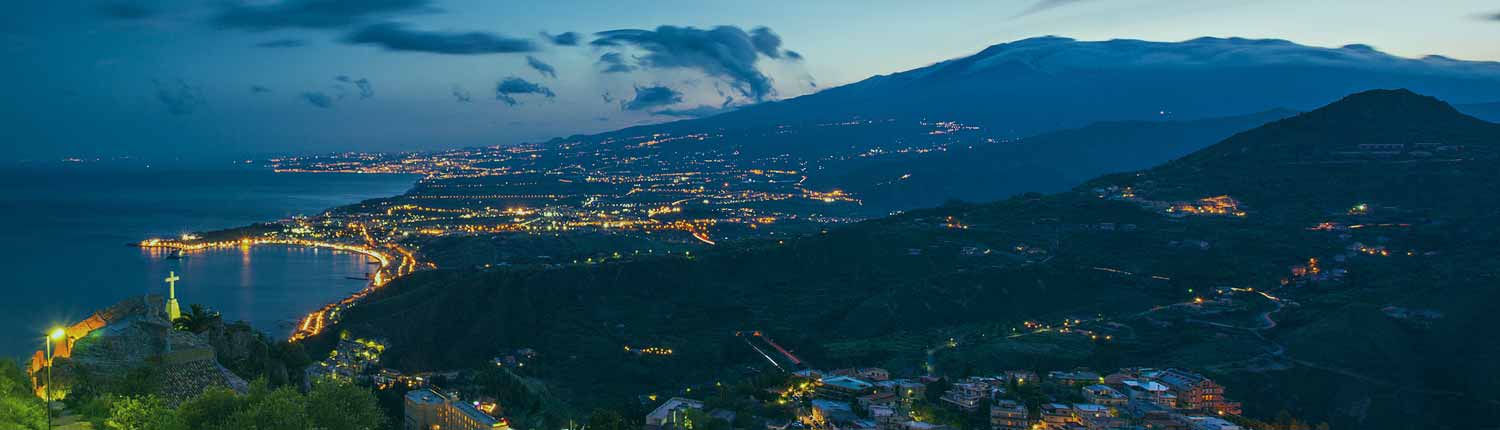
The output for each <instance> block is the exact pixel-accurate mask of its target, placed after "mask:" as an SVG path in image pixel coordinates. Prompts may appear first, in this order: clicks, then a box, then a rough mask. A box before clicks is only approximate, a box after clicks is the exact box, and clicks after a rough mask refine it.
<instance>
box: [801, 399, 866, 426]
mask: <svg viewBox="0 0 1500 430" xmlns="http://www.w3.org/2000/svg"><path fill="white" fill-rule="evenodd" d="M857 420H859V415H856V414H855V413H854V408H853V407H852V406H850V405H849V403H847V402H836V401H832V400H823V399H815V400H813V401H812V414H811V415H810V416H809V422H807V423H806V424H808V425H809V426H811V427H813V428H826V427H829V425H832V427H837V428H843V427H846V426H847V425H848V424H852V423H854V422H855V421H857Z"/></svg>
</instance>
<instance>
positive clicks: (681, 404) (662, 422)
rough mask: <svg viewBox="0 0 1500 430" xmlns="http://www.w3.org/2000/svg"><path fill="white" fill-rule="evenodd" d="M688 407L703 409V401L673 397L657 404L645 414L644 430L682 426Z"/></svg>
mask: <svg viewBox="0 0 1500 430" xmlns="http://www.w3.org/2000/svg"><path fill="white" fill-rule="evenodd" d="M688 409H698V410H702V409H703V402H700V401H697V400H693V399H686V398H682V397H673V398H670V399H667V401H666V402H665V403H662V404H661V406H657V407H656V409H653V410H652V411H651V413H649V414H646V430H665V429H675V428H679V427H683V424H684V423H685V422H686V421H685V420H686V417H684V416H683V415H684V412H687V410H688Z"/></svg>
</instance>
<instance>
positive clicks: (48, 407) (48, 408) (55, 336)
mask: <svg viewBox="0 0 1500 430" xmlns="http://www.w3.org/2000/svg"><path fill="white" fill-rule="evenodd" d="M66 335H67V332H65V331H63V329H61V328H56V329H52V333H50V334H48V335H47V337H44V338H42V343H44V344H46V345H47V393H46V397H47V398H45V399H43V402H42V413H45V414H47V428H48V429H51V428H52V342H53V341H58V340H62V338H63V336H66Z"/></svg>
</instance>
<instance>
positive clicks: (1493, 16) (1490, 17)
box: [1484, 12, 1500, 21]
mask: <svg viewBox="0 0 1500 430" xmlns="http://www.w3.org/2000/svg"><path fill="white" fill-rule="evenodd" d="M1484 19H1486V20H1490V21H1500V12H1496V13H1492V14H1489V15H1485V16H1484Z"/></svg>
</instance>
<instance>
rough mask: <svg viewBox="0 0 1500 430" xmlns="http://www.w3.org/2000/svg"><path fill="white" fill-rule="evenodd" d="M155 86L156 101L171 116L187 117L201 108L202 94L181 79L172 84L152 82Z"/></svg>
mask: <svg viewBox="0 0 1500 430" xmlns="http://www.w3.org/2000/svg"><path fill="white" fill-rule="evenodd" d="M152 83H154V84H155V85H156V100H157V101H160V102H161V104H162V106H165V107H166V108H167V113H170V114H172V115H188V114H191V113H193V111H196V110H198V107H199V106H203V93H202V92H200V91H199V90H198V88H197V87H194V86H191V85H188V84H187V82H183V81H182V80H181V79H179V80H177V81H174V82H162V81H158V80H153V81H152Z"/></svg>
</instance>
